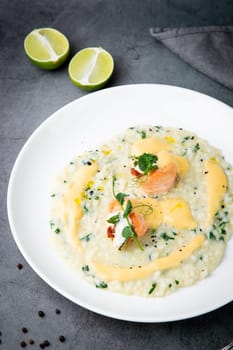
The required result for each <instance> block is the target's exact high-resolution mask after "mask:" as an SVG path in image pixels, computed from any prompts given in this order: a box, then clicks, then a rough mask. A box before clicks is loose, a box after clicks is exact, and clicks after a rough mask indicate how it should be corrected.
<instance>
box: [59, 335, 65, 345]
mask: <svg viewBox="0 0 233 350" xmlns="http://www.w3.org/2000/svg"><path fill="white" fill-rule="evenodd" d="M59 340H60V342H62V343H64V342H65V341H66V338H65V337H64V335H60V337H59Z"/></svg>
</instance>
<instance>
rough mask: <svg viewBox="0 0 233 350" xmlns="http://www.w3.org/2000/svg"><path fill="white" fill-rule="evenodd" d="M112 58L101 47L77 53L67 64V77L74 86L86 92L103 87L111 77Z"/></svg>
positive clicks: (89, 48)
mask: <svg viewBox="0 0 233 350" xmlns="http://www.w3.org/2000/svg"><path fill="white" fill-rule="evenodd" d="M113 68H114V62H113V58H112V56H111V55H110V54H109V53H108V52H107V51H106V50H104V49H103V48H101V47H88V48H85V49H83V50H81V51H79V52H78V53H77V54H76V55H75V56H74V57H73V58H72V60H71V61H70V63H69V68H68V72H69V76H70V79H71V81H72V82H73V83H74V85H76V86H79V87H80V88H83V89H86V90H96V89H100V88H101V87H103V86H104V85H105V84H106V83H107V81H108V80H109V78H110V77H111V75H112V72H113Z"/></svg>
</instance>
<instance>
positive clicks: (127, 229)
mask: <svg viewBox="0 0 233 350" xmlns="http://www.w3.org/2000/svg"><path fill="white" fill-rule="evenodd" d="M121 234H122V236H123V237H124V238H126V239H128V238H131V237H133V236H134V232H133V231H132V228H131V227H129V226H125V227H124V228H123V230H122V232H121Z"/></svg>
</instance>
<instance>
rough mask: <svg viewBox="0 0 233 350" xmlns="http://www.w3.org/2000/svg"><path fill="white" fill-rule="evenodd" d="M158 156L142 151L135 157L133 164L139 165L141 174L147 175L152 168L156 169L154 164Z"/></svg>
mask: <svg viewBox="0 0 233 350" xmlns="http://www.w3.org/2000/svg"><path fill="white" fill-rule="evenodd" d="M157 160H158V157H157V156H156V155H154V154H151V153H143V154H142V155H141V156H139V157H136V158H135V163H134V164H135V165H136V166H137V165H138V167H139V169H140V170H141V171H142V173H143V175H147V174H148V173H149V172H150V171H152V170H157V169H158V166H157V164H156V162H157Z"/></svg>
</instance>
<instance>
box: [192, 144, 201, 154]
mask: <svg viewBox="0 0 233 350" xmlns="http://www.w3.org/2000/svg"><path fill="white" fill-rule="evenodd" d="M199 149H200V145H199V143H196V145H195V146H194V148H193V152H194V153H197V151H199Z"/></svg>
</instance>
